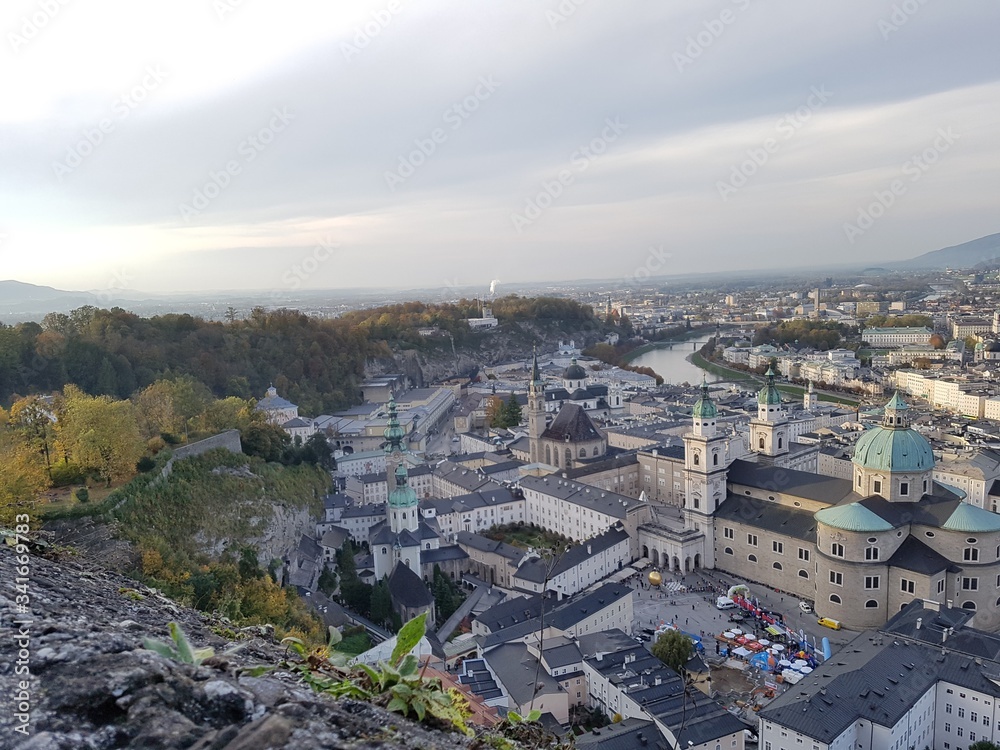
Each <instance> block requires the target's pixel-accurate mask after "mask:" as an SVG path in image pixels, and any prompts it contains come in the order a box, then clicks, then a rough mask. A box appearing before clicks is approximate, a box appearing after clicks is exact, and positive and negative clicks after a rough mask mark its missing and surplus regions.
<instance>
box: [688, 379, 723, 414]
mask: <svg viewBox="0 0 1000 750" xmlns="http://www.w3.org/2000/svg"><path fill="white" fill-rule="evenodd" d="M718 413H719V410H718V409H717V408H716V406H715V402H714V401H712V399H711V397H710V396H709V395H708V381H706V380H705V379H704V378H703V379H702V381H701V398H699V399H698V400H697V401H696V402H695V404H694V408H693V409H692V410H691V416H692V417H694V418H695V419H715V417H716V416H717V415H718Z"/></svg>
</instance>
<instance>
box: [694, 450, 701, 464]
mask: <svg viewBox="0 0 1000 750" xmlns="http://www.w3.org/2000/svg"><path fill="white" fill-rule="evenodd" d="M700 463H701V456H700V455H698V454H697V453H695V454H694V465H695V466H697V465H698V464H700Z"/></svg>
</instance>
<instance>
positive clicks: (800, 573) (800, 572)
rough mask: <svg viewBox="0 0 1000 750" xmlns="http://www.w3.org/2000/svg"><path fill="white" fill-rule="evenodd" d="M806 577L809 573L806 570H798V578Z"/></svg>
mask: <svg viewBox="0 0 1000 750" xmlns="http://www.w3.org/2000/svg"><path fill="white" fill-rule="evenodd" d="M808 577H809V574H808V573H807V572H806V571H804V570H800V571H799V578H808Z"/></svg>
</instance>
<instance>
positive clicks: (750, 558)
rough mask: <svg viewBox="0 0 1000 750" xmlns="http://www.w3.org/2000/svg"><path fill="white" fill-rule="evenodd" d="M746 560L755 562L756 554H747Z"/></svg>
mask: <svg viewBox="0 0 1000 750" xmlns="http://www.w3.org/2000/svg"><path fill="white" fill-rule="evenodd" d="M747 560H749V561H750V562H752V563H756V562H757V555H747Z"/></svg>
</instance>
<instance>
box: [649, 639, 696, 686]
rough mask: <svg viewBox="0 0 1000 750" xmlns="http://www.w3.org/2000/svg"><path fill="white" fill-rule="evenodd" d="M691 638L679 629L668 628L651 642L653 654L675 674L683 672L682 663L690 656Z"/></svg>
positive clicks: (685, 662)
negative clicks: (654, 641)
mask: <svg viewBox="0 0 1000 750" xmlns="http://www.w3.org/2000/svg"><path fill="white" fill-rule="evenodd" d="M691 648H692V644H691V639H690V638H688V637H687V636H686V635H684V634H683V633H681V631H679V630H668V631H667V632H665V633H664V634H663V635H661V636H660V637H659V638H657V639H656V643H654V644H653V648H652V652H653V656H655V657H656V658H657V659H659V660H660V661H662V662H663V663H664V664H666V665H667V666H668V667H670V668H671V669H673V670H674V671H675V672H677V674H680V675H683V674H684V665H685V664H687V663H688V660H689V659H690V658H691Z"/></svg>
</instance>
